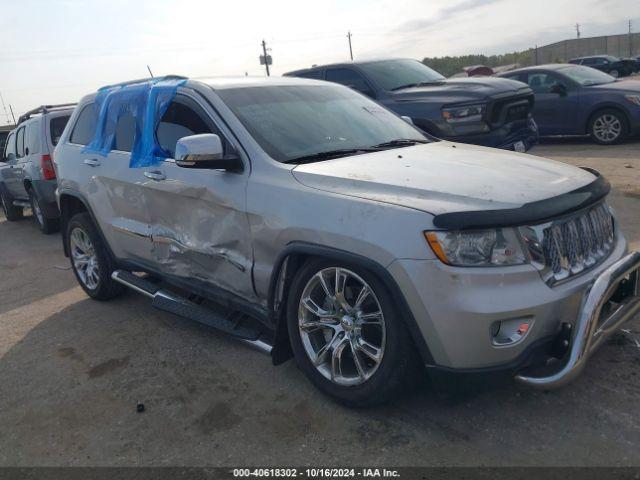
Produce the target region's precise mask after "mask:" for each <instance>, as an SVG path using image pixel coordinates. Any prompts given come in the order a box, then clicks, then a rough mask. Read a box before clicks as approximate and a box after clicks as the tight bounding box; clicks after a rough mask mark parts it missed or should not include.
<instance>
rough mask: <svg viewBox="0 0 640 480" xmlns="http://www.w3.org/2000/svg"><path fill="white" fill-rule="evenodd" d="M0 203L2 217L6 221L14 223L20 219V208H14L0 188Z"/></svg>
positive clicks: (10, 200) (9, 198)
mask: <svg viewBox="0 0 640 480" xmlns="http://www.w3.org/2000/svg"><path fill="white" fill-rule="evenodd" d="M0 203H1V204H2V211H3V212H4V216H5V217H6V218H7V220H8V221H10V222H14V221H16V220H19V219H21V218H22V216H23V215H22V213H23V212H22V207H16V206H15V205H14V204H13V201H12V199H11V197H9V196H8V195H7V194H6V193H5V192H4V189H2V188H0Z"/></svg>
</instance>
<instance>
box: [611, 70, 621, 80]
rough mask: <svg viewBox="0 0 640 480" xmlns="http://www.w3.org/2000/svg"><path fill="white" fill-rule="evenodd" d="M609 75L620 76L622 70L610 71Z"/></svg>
mask: <svg viewBox="0 0 640 480" xmlns="http://www.w3.org/2000/svg"><path fill="white" fill-rule="evenodd" d="M609 75H611V76H612V77H613V78H618V77H619V76H620V72H619V71H618V70H611V71H610V72H609Z"/></svg>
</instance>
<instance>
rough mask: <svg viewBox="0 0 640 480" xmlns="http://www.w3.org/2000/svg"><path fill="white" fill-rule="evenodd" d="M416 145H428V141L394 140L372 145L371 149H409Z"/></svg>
mask: <svg viewBox="0 0 640 480" xmlns="http://www.w3.org/2000/svg"><path fill="white" fill-rule="evenodd" d="M418 143H429V141H428V140H420V139H418V138H396V139H395V140H391V141H389V142H384V143H379V144H378V145H374V146H373V147H371V148H376V149H380V148H389V147H391V148H393V147H410V146H412V145H416V144H418Z"/></svg>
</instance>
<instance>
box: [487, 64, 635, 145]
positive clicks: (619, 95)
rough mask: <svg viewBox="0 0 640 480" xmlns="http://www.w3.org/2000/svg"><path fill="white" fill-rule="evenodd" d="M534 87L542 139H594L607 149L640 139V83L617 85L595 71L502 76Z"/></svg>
mask: <svg viewBox="0 0 640 480" xmlns="http://www.w3.org/2000/svg"><path fill="white" fill-rule="evenodd" d="M500 76H501V77H505V78H510V79H512V80H519V81H521V82H523V83H526V84H528V85H529V86H530V87H531V89H532V90H533V92H534V94H535V104H534V109H533V117H534V119H535V121H536V123H537V124H538V128H539V130H540V135H541V136H551V135H586V134H588V135H591V137H592V138H593V140H594V141H595V142H597V143H600V144H602V145H610V144H614V143H618V142H620V141H622V140H623V139H624V138H625V137H627V136H629V135H637V134H639V133H640V81H638V80H630V79H629V80H616V79H615V78H613V77H612V76H611V75H607V74H606V73H602V72H600V71H598V70H594V69H593V68H589V67H583V66H580V65H570V64H552V65H541V66H537V67H528V68H522V69H519V70H512V71H510V72H506V73H503V74H500Z"/></svg>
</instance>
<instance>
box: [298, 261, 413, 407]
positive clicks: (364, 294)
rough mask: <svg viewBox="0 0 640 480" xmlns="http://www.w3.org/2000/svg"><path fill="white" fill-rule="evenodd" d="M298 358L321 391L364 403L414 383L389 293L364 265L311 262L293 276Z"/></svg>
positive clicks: (409, 345) (409, 351)
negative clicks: (363, 267) (360, 266)
mask: <svg viewBox="0 0 640 480" xmlns="http://www.w3.org/2000/svg"><path fill="white" fill-rule="evenodd" d="M287 323H288V330H289V337H290V340H291V345H292V348H293V352H294V356H295V359H296V363H297V364H298V366H299V367H300V368H301V369H302V371H303V372H304V373H305V374H306V375H307V377H308V378H309V379H310V380H311V381H312V382H313V383H314V385H316V387H318V388H319V389H320V390H322V391H323V392H324V393H326V394H328V395H330V396H332V397H333V398H335V399H336V400H338V401H339V402H341V403H344V404H346V405H349V406H353V407H364V406H369V405H375V404H379V403H382V402H385V401H387V400H389V399H390V398H392V397H393V396H395V395H396V394H397V393H398V392H400V391H401V390H402V389H404V388H406V387H408V386H409V385H415V384H416V383H418V382H417V381H414V382H411V381H410V380H411V379H413V378H414V377H415V376H416V373H417V372H418V371H419V370H418V365H419V362H418V357H417V353H416V352H415V349H414V347H413V342H412V340H411V338H410V336H409V334H408V332H407V329H406V327H405V325H404V324H403V322H402V319H401V318H400V316H399V315H398V312H397V310H396V307H395V305H394V302H393V299H392V297H391V295H390V294H389V293H388V291H387V289H386V288H385V287H384V285H383V284H382V282H380V281H379V280H378V279H377V277H376V276H374V275H372V274H371V273H370V272H368V271H367V270H364V269H361V268H358V267H355V266H350V265H346V264H342V263H339V262H332V261H329V260H314V261H310V262H308V263H307V264H305V265H304V266H303V267H302V268H301V269H300V270H299V271H298V273H297V274H296V276H295V278H294V280H293V282H292V286H291V291H290V294H289V297H288V302H287Z"/></svg>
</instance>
